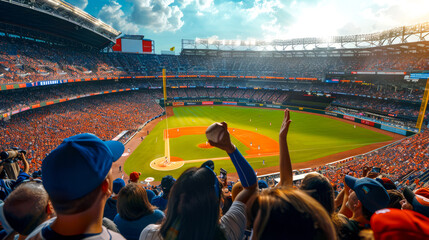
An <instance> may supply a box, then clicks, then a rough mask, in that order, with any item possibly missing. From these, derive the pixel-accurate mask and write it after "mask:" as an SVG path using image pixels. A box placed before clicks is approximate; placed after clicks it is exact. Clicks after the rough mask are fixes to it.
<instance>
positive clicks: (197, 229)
mask: <svg viewBox="0 0 429 240" xmlns="http://www.w3.org/2000/svg"><path fill="white" fill-rule="evenodd" d="M222 127H223V128H224V137H223V138H222V139H221V140H220V141H219V142H218V143H214V142H211V141H210V144H211V145H212V146H215V147H218V148H220V149H222V150H225V151H226V152H227V153H228V155H229V156H230V158H231V160H232V162H233V164H234V166H235V168H236V169H237V173H238V176H239V177H240V180H241V182H242V185H243V187H244V190H243V191H242V192H241V193H240V194H239V195H238V196H237V197H236V199H235V201H234V202H233V204H232V206H231V208H230V209H229V210H228V211H227V212H226V213H225V215H223V216H222V217H220V213H221V201H220V197H221V186H220V183H219V181H218V179H217V177H216V174H215V173H214V172H213V170H212V169H210V168H209V167H206V166H203V167H200V168H195V167H194V168H190V169H187V170H186V171H185V172H183V173H182V175H180V177H179V178H178V179H177V181H176V183H175V184H174V185H173V187H172V189H171V191H170V195H169V200H168V204H167V210H166V218H165V220H164V221H163V222H162V224H161V225H154V224H152V225H149V226H147V227H146V228H145V229H144V230H143V232H142V233H141V235H140V239H150V240H152V239H154V240H155V239H157V240H158V239H180V240H182V239H183V240H192V239H196V240H197V239H198V240H199V239H204V240H214V239H237V240H241V239H242V238H243V235H244V230H245V227H246V211H245V208H246V206H245V203H246V202H247V200H248V199H249V198H250V197H251V196H252V195H253V194H254V193H255V192H256V187H257V185H256V174H255V172H254V170H253V169H252V167H251V166H250V164H249V163H248V162H247V161H246V159H244V157H243V156H242V155H241V153H240V152H239V151H238V150H237V148H236V147H235V146H234V144H232V142H231V139H230V136H229V133H228V131H227V124H226V123H225V122H223V123H222Z"/></svg>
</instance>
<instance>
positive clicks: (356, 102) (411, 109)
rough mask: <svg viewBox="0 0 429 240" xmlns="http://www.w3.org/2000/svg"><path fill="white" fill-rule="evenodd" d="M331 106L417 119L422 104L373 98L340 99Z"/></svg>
mask: <svg viewBox="0 0 429 240" xmlns="http://www.w3.org/2000/svg"><path fill="white" fill-rule="evenodd" d="M331 104H332V106H340V107H347V108H353V109H356V110H361V111H369V112H375V113H379V114H383V115H389V116H406V117H413V118H417V117H418V116H419V112H420V104H412V103H409V102H408V103H406V102H400V101H388V100H384V99H373V98H356V97H338V98H336V99H335V100H334V101H333V102H332V103H331ZM428 116H429V114H426V117H428Z"/></svg>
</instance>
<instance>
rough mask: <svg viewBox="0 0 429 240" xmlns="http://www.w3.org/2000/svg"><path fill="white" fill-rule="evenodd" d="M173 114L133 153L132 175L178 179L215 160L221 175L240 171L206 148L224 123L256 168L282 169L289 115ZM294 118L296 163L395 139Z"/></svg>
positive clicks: (227, 110) (221, 109) (192, 110)
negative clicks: (211, 132)
mask: <svg viewBox="0 0 429 240" xmlns="http://www.w3.org/2000/svg"><path fill="white" fill-rule="evenodd" d="M173 111H174V116H171V117H168V119H165V118H164V119H163V120H162V121H160V122H159V123H158V124H157V125H156V127H155V128H154V129H153V130H152V131H151V132H150V134H149V135H148V136H146V137H145V139H144V140H143V141H141V143H140V144H139V146H138V147H137V148H136V149H135V150H134V151H133V152H132V153H131V155H130V156H129V157H128V159H127V160H126V162H125V164H124V170H125V172H126V173H128V174H129V173H130V172H132V171H138V172H141V173H142V175H144V177H154V178H155V181H159V180H161V178H162V177H163V176H165V175H167V174H170V175H173V176H174V177H178V176H179V175H180V174H181V173H182V172H183V171H184V170H185V169H187V168H189V167H193V166H200V165H201V164H202V163H203V162H204V161H206V160H208V159H211V160H214V161H215V167H216V169H215V171H216V172H217V173H219V169H220V168H221V167H222V168H224V169H226V170H227V171H228V173H231V172H235V169H234V166H233V165H232V163H231V162H230V160H229V158H228V156H227V154H226V153H225V152H223V151H221V150H219V149H216V148H212V147H211V146H210V145H208V144H206V141H207V139H206V137H205V134H204V132H205V129H206V128H207V127H208V126H209V125H210V124H212V123H214V122H222V121H225V122H227V123H228V129H229V132H230V134H231V139H232V141H233V142H234V144H235V145H236V146H237V148H238V149H239V150H240V152H241V153H242V154H243V155H244V156H245V157H246V159H247V160H248V161H249V162H250V164H251V165H252V166H253V168H255V169H259V168H266V167H270V166H277V165H278V164H279V162H278V154H279V147H278V132H279V129H280V126H281V122H282V120H283V115H284V114H283V111H279V110H270V109H259V108H244V107H229V106H195V107H175V108H173ZM291 119H292V123H291V126H290V130H289V134H288V143H289V150H290V154H291V159H292V162H293V163H297V162H305V161H310V160H313V159H318V158H322V157H325V156H329V155H332V154H336V153H340V152H344V151H348V150H351V149H356V148H359V147H362V146H366V145H370V144H374V143H381V142H386V141H390V140H392V137H390V136H387V135H384V134H382V133H379V132H375V131H372V130H370V129H367V128H362V127H360V126H355V125H354V124H349V123H345V122H342V121H338V120H335V119H331V118H326V117H323V116H318V115H311V114H306V113H301V112H292V113H291ZM167 129H168V131H167Z"/></svg>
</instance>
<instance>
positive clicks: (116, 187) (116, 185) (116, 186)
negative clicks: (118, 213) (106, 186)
mask: <svg viewBox="0 0 429 240" xmlns="http://www.w3.org/2000/svg"><path fill="white" fill-rule="evenodd" d="M123 187H125V181H124V179H122V178H117V179H115V180H114V181H113V192H114V193H115V194H118V193H119V191H121V189H122V188H123Z"/></svg>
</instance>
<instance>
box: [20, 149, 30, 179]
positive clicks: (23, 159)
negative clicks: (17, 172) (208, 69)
mask: <svg viewBox="0 0 429 240" xmlns="http://www.w3.org/2000/svg"><path fill="white" fill-rule="evenodd" d="M20 158H21V161H22V163H23V164H24V170H23V172H25V173H27V174H28V172H29V171H30V165H29V164H28V161H27V158H26V157H25V154H24V153H20Z"/></svg>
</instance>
